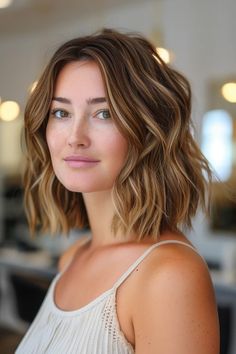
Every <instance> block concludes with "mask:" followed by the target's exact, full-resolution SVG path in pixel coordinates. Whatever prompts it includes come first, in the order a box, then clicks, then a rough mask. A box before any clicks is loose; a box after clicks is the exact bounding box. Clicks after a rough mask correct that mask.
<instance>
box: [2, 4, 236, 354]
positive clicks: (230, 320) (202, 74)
mask: <svg viewBox="0 0 236 354" xmlns="http://www.w3.org/2000/svg"><path fill="white" fill-rule="evenodd" d="M235 16H236V2H235V0H224V1H222V0H198V1H195V0H153V1H151V0H143V1H141V0H140V1H139V0H96V1H91V0H67V1H62V0H15V1H14V0H12V1H10V0H1V1H0V353H2V354H8V353H13V352H14V349H15V347H16V346H17V343H18V342H19V340H20V338H21V337H22V335H23V333H24V332H25V330H26V329H27V327H28V325H29V323H30V322H31V321H32V319H33V318H34V316H35V313H36V312H37V309H38V307H39V306H40V304H41V302H42V299H43V298H44V296H45V292H46V290H47V288H48V285H49V284H50V281H51V279H52V277H53V276H54V275H55V273H56V264H57V260H58V257H59V255H60V253H61V252H62V251H63V250H64V249H65V248H66V247H68V245H69V244H71V243H73V242H74V240H75V239H77V238H78V237H80V235H81V233H78V232H77V231H76V230H75V231H74V232H71V234H70V236H69V238H67V239H66V238H65V237H62V236H61V235H58V236H57V237H56V238H55V237H54V238H52V237H50V236H49V235H43V236H40V237H36V238H35V239H32V238H30V236H29V233H28V229H27V223H26V220H25V215H24V210H23V203H22V186H21V173H22V168H23V165H24V157H23V154H22V147H21V130H22V126H23V112H24V107H25V103H26V100H27V97H28V95H29V93H30V92H31V90H32V89H33V85H34V84H35V82H37V78H38V76H39V75H40V73H41V72H42V69H43V67H44V65H45V64H46V63H47V61H48V59H49V58H50V57H51V55H52V53H53V52H54V51H55V50H56V49H57V47H58V46H59V45H60V44H61V43H63V42H64V41H65V40H68V39H71V38H73V37H76V36H80V35H84V34H90V33H92V32H94V31H97V30H98V29H101V28H102V27H113V28H116V29H118V30H122V31H138V32H140V33H142V34H143V35H145V36H146V37H147V38H149V39H150V40H151V41H152V42H153V43H154V44H155V45H156V47H157V50H158V51H159V53H160V55H162V56H163V58H164V60H166V61H167V62H169V63H170V65H172V66H173V67H175V68H177V69H178V70H179V71H181V72H182V73H183V74H184V75H185V76H187V78H188V79H189V81H190V83H191V85H192V90H193V121H194V124H195V135H196V139H197V140H198V142H199V144H200V146H201V148H202V151H203V153H204V154H205V155H206V156H207V158H208V159H209V161H210V162H211V164H212V166H213V168H214V170H215V172H216V175H217V176H218V178H217V179H215V181H214V185H213V196H212V212H211V217H210V218H209V219H207V218H206V217H205V216H204V215H203V214H202V213H201V212H200V211H199V213H198V214H197V217H196V218H195V220H194V229H193V231H191V232H187V234H188V236H189V238H190V239H191V241H192V242H193V243H194V244H195V246H196V247H197V248H198V250H199V252H200V253H201V254H202V255H203V257H204V258H205V260H206V261H207V263H208V265H209V268H210V271H211V275H212V279H213V283H214V287H215V290H216V297H217V303H218V308H219V315H220V324H221V354H222V353H223V354H236V202H235V199H234V198H235V194H236V41H235V33H236V21H235Z"/></svg>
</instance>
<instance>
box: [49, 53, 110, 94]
mask: <svg viewBox="0 0 236 354" xmlns="http://www.w3.org/2000/svg"><path fill="white" fill-rule="evenodd" d="M54 94H55V95H57V94H60V95H63V94H64V95H65V94H67V95H68V94H69V95H75V96H81V95H82V96H84V95H88V94H90V95H97V94H103V95H104V94H105V84H104V81H103V78H102V74H101V70H100V68H99V66H98V64H97V63H96V62H95V61H92V60H91V61H90V60H89V61H75V62H71V63H69V64H66V65H65V66H64V67H63V69H62V70H61V71H60V73H59V75H58V77H57V80H56V83H55V89H54Z"/></svg>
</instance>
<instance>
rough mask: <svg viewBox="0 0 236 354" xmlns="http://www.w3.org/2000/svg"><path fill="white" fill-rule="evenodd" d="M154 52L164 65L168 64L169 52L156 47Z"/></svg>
mask: <svg viewBox="0 0 236 354" xmlns="http://www.w3.org/2000/svg"><path fill="white" fill-rule="evenodd" d="M156 51H157V54H159V56H160V57H161V59H162V60H163V61H164V62H165V63H166V64H168V63H169V62H170V52H169V51H168V50H167V49H165V48H160V47H158V48H156Z"/></svg>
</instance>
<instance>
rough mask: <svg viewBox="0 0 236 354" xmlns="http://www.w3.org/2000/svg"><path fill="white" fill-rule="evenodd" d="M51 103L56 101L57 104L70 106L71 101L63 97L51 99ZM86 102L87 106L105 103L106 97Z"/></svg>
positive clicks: (90, 99)
mask: <svg viewBox="0 0 236 354" xmlns="http://www.w3.org/2000/svg"><path fill="white" fill-rule="evenodd" d="M52 101H57V102H61V103H66V104H71V101H70V100H69V99H68V98H65V97H53V98H52ZM86 102H87V104H88V105H92V104H97V103H104V102H107V99H106V97H94V98H89V99H87V100H86Z"/></svg>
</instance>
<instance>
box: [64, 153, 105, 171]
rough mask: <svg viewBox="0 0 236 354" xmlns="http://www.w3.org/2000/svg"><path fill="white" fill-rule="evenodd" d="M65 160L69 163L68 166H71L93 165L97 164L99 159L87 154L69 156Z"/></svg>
mask: <svg viewBox="0 0 236 354" xmlns="http://www.w3.org/2000/svg"><path fill="white" fill-rule="evenodd" d="M64 161H65V162H66V163H67V165H68V166H70V167H75V168H76V167H77V168H78V167H91V166H94V165H96V164H97V163H98V162H99V160H95V159H92V158H90V157H86V156H78V155H75V156H67V157H66V158H64Z"/></svg>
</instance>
